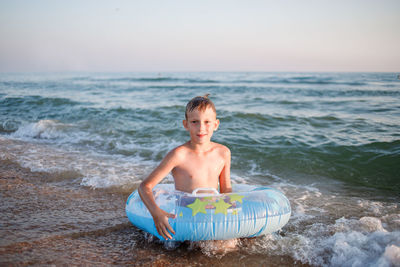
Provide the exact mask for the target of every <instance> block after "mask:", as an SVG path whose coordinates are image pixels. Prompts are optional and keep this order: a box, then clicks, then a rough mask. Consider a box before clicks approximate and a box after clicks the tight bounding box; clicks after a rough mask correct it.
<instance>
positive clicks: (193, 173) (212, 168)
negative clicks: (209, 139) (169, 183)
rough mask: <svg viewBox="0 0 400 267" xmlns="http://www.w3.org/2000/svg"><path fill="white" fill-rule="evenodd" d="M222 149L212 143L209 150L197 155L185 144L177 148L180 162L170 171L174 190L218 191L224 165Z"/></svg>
mask: <svg viewBox="0 0 400 267" xmlns="http://www.w3.org/2000/svg"><path fill="white" fill-rule="evenodd" d="M224 148H225V147H224V146H223V145H220V144H217V143H212V146H211V148H210V149H209V150H207V151H206V152H201V153H197V152H195V151H194V150H192V149H190V148H188V146H187V144H184V145H182V146H180V147H178V148H177V153H180V155H179V156H180V158H182V160H180V162H179V164H178V166H176V167H175V168H174V169H173V170H172V176H173V177H174V181H175V188H176V189H177V190H180V191H185V192H192V191H193V190H194V189H196V188H200V187H201V188H205V187H207V188H210V187H212V188H215V189H218V178H219V176H220V174H221V172H222V170H223V168H224V165H225V159H224V156H223V155H224V153H223V150H224ZM225 149H226V148H225Z"/></svg>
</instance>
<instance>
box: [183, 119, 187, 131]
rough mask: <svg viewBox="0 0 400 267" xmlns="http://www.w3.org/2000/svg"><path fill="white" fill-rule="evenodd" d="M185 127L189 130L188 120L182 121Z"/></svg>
mask: <svg viewBox="0 0 400 267" xmlns="http://www.w3.org/2000/svg"><path fill="white" fill-rule="evenodd" d="M182 124H183V127H185V129H186V130H187V129H188V125H187V120H183V121H182Z"/></svg>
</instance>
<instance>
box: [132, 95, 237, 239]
mask: <svg viewBox="0 0 400 267" xmlns="http://www.w3.org/2000/svg"><path fill="white" fill-rule="evenodd" d="M183 126H184V127H185V129H186V130H187V131H188V132H189V134H190V141H188V142H186V143H184V144H183V145H181V146H178V147H176V148H175V149H173V150H171V151H170V152H169V153H168V154H167V155H166V156H165V158H164V159H163V160H162V162H161V163H160V165H158V166H157V168H156V169H154V171H153V172H152V173H151V174H150V175H149V176H148V177H147V178H146V179H145V180H144V181H143V182H142V183H141V184H140V186H139V189H138V191H139V195H140V197H141V198H142V201H143V203H144V204H145V205H146V207H147V209H148V210H149V211H150V213H151V215H152V216H153V220H154V223H155V226H156V229H157V231H158V233H159V234H160V235H161V236H162V237H163V238H165V239H166V240H168V239H172V235H171V234H175V232H174V230H173V229H172V227H171V226H170V225H169V223H168V218H175V215H174V214H170V213H167V212H165V211H164V210H162V209H160V208H159V207H158V206H157V204H156V203H155V201H154V197H153V193H152V189H153V187H154V186H155V185H156V184H158V183H159V182H160V181H161V180H162V179H163V178H164V177H165V176H166V175H167V174H168V173H169V172H172V176H173V177H174V182H175V189H176V190H180V191H184V192H190V193H191V192H192V191H193V190H194V189H196V188H200V187H201V188H215V189H217V190H218V184H219V189H220V192H221V193H229V192H232V188H231V180H230V167H231V166H230V165H231V152H230V150H229V149H228V148H227V147H226V146H223V145H221V144H217V143H214V142H211V136H212V135H213V133H214V131H215V130H217V129H218V126H219V120H218V119H217V112H216V109H215V106H214V104H213V102H212V101H211V100H210V99H209V98H208V95H205V96H197V97H195V98H193V99H192V100H190V101H189V103H188V104H187V105H186V111H185V120H183Z"/></svg>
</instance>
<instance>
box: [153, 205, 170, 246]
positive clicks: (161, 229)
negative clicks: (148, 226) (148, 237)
mask: <svg viewBox="0 0 400 267" xmlns="http://www.w3.org/2000/svg"><path fill="white" fill-rule="evenodd" d="M168 218H176V215H175V214H172V213H168V212H166V211H164V210H162V209H160V210H159V211H158V212H157V214H154V216H153V219H154V224H155V225H156V229H157V232H158V233H159V234H160V235H161V236H162V237H163V238H164V239H165V240H168V239H172V236H171V234H170V232H171V233H172V234H173V235H174V234H175V231H174V229H172V227H171V225H169V223H168ZM168 230H169V232H168Z"/></svg>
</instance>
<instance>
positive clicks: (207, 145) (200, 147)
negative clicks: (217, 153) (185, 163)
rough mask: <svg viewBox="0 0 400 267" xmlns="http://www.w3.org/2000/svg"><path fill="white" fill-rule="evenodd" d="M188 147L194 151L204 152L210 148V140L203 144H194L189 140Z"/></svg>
mask: <svg viewBox="0 0 400 267" xmlns="http://www.w3.org/2000/svg"><path fill="white" fill-rule="evenodd" d="M189 147H190V148H191V149H193V150H194V151H195V152H206V151H208V150H210V148H211V142H207V143H204V144H198V143H197V144H196V143H194V142H193V141H192V140H190V141H189Z"/></svg>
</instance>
